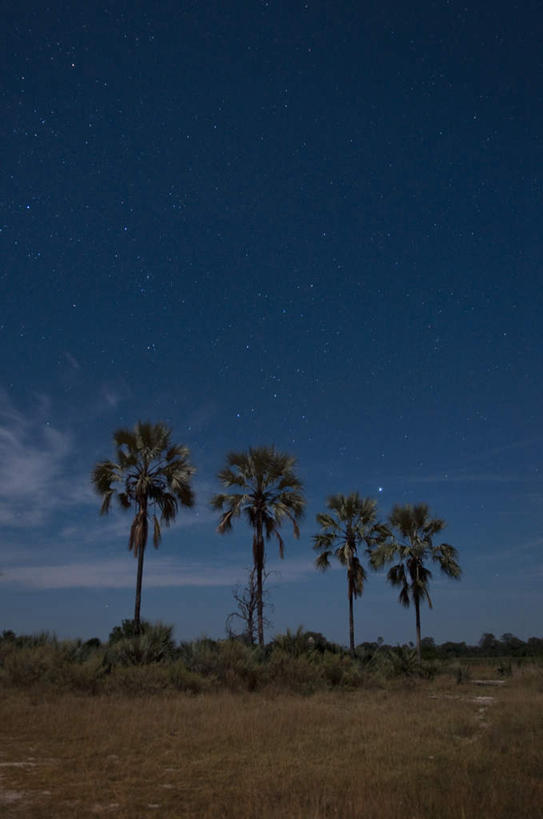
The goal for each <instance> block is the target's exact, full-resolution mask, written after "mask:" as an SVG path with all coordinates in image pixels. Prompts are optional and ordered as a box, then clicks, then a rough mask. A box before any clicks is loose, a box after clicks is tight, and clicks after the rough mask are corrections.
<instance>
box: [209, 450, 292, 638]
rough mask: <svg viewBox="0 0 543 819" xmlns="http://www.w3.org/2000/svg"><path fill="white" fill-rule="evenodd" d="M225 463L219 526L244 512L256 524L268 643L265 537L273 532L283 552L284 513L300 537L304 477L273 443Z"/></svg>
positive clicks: (216, 505) (215, 504) (216, 501)
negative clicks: (223, 490)
mask: <svg viewBox="0 0 543 819" xmlns="http://www.w3.org/2000/svg"><path fill="white" fill-rule="evenodd" d="M226 463H227V466H226V467H225V469H222V470H221V471H220V472H219V475H218V478H219V480H220V481H221V483H222V484H223V486H224V487H225V488H226V489H231V488H234V489H238V490H239V491H237V492H236V491H234V492H232V493H230V494H229V493H227V492H222V493H220V494H218V495H215V497H214V498H213V499H212V501H211V506H212V508H213V509H216V510H217V511H220V512H222V516H221V519H220V521H219V525H218V527H217V531H218V532H220V534H224V533H225V532H229V531H230V530H231V528H232V520H233V518H237V517H239V516H240V515H241V514H242V513H243V514H244V516H245V517H246V519H247V522H248V523H249V526H250V527H251V528H252V529H253V564H254V568H255V571H256V593H257V620H258V642H259V644H260V645H261V646H262V645H264V615H263V605H264V604H263V593H262V573H263V571H264V565H265V550H264V542H265V540H269V539H270V538H271V537H272V535H273V536H274V537H275V538H276V539H277V542H278V545H279V556H280V557H281V558H282V557H283V552H284V543H283V539H282V537H281V534H280V531H279V530H280V528H281V525H282V523H283V521H284V520H285V519H287V520H289V521H290V522H291V523H292V528H293V530H294V536H295V537H299V536H300V532H299V529H298V520H300V518H301V517H302V515H303V511H304V506H305V500H304V496H303V492H302V483H301V481H300V480H299V478H298V477H297V476H296V474H295V472H294V466H295V464H296V459H295V458H293V457H292V456H291V455H288V454H286V453H283V452H278V451H277V450H276V449H275V447H273V446H271V447H266V446H262V447H250V448H249V450H248V452H230V453H229V455H228V456H227V458H226Z"/></svg>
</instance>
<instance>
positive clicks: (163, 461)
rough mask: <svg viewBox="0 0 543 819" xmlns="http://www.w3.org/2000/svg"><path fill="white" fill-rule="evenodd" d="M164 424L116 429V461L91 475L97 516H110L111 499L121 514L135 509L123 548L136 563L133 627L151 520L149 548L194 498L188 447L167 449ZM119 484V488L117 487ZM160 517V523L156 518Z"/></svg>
mask: <svg viewBox="0 0 543 819" xmlns="http://www.w3.org/2000/svg"><path fill="white" fill-rule="evenodd" d="M170 437H171V430H170V429H169V428H168V427H167V426H166V425H165V424H151V423H150V422H148V421H147V422H142V421H138V423H137V424H136V426H135V427H134V429H133V430H130V429H119V430H117V431H116V432H115V433H114V435H113V440H114V442H115V447H116V450H117V452H116V458H117V460H116V462H114V461H101V462H100V463H98V464H96V466H95V467H94V470H93V472H92V483H93V485H94V488H95V489H96V491H97V493H98V494H99V495H100V496H101V497H102V498H103V500H102V507H101V509H100V514H102V515H105V514H106V513H107V512H109V508H110V505H111V500H112V498H113V496H114V495H116V496H117V499H118V501H119V503H120V505H121V507H122V508H123V509H132V508H134V509H135V516H134V520H133V522H132V526H131V527H130V536H129V539H128V548H129V549H130V550H131V551H132V552H133V553H134V557H136V558H137V559H138V574H137V581H136V603H135V607H134V628H135V631H136V633H139V631H140V626H141V619H140V608H141V585H142V578H143V557H144V554H145V547H146V545H147V534H148V529H149V519H150V518H151V517H152V526H153V544H154V546H155V548H156V549H158V545H159V543H160V540H161V528H160V527H161V523H164V524H165V525H166V526H169V525H170V523H172V521H173V520H175V516H176V514H177V511H178V508H179V505H181V506H185V507H191V506H193V504H194V493H193V491H192V488H191V485H190V481H191V478H192V476H193V475H194V472H195V470H194V467H193V466H191V464H190V462H189V451H188V449H187V447H185V446H180V445H178V444H172V443H171V440H170ZM116 485H118V486H116ZM157 513H160V520H159V518H158V516H157Z"/></svg>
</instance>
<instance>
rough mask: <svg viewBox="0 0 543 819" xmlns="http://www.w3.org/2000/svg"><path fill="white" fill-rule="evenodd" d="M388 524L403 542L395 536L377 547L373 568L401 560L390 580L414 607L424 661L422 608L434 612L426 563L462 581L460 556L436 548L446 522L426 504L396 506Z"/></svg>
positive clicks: (403, 601)
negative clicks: (421, 630) (432, 512)
mask: <svg viewBox="0 0 543 819" xmlns="http://www.w3.org/2000/svg"><path fill="white" fill-rule="evenodd" d="M388 520H389V524H390V527H391V529H392V530H395V531H396V532H397V533H398V535H399V537H400V540H398V539H397V538H396V536H395V535H393V538H392V539H391V540H389V541H388V542H387V543H384V544H382V545H380V546H378V547H377V548H376V549H375V550H373V551H372V554H371V564H372V566H373V568H375V569H379V568H381V567H382V566H384V564H385V563H390V562H392V561H394V560H398V563H396V564H395V565H394V566H391V568H390V569H389V571H388V575H387V579H388V581H389V582H390V583H391V584H392V585H393V586H399V587H400V596H399V601H400V603H401V604H402V606H405V607H406V608H408V607H409V605H410V603H411V601H413V603H414V606H415V618H416V626H417V658H418V661H419V664H420V661H421V639H420V604H421V602H424V600H426V602H427V603H428V605H429V607H430V608H432V600H431V597H430V592H429V585H430V579H431V577H432V572H431V571H430V569H428V568H427V567H426V566H425V562H428V560H432V561H433V562H434V563H437V564H438V566H439V568H440V569H441V571H442V572H443V573H444V574H446V575H447V576H448V577H453V578H456V579H458V578H460V576H461V574H462V570H461V568H460V566H459V564H458V552H457V551H456V549H455V548H454V546H450V545H449V544H448V543H440V544H439V545H438V546H435V545H434V543H433V538H434V537H435V535H437V534H439V532H441V531H442V529H444V528H445V521H444V520H440V519H439V518H432V517H431V516H430V511H429V509H428V505H427V504H426V503H419V504H418V505H415V506H411V505H410V504H407V505H405V506H395V507H394V508H393V510H392V512H391V514H390V517H389V519H388Z"/></svg>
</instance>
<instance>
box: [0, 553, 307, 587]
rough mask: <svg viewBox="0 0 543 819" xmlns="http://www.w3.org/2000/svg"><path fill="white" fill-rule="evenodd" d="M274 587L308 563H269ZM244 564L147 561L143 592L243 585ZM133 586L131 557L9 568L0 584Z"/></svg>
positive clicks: (294, 578)
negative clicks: (157, 589)
mask: <svg viewBox="0 0 543 819" xmlns="http://www.w3.org/2000/svg"><path fill="white" fill-rule="evenodd" d="M269 570H270V571H271V572H273V575H274V580H273V582H274V583H291V582H295V581H299V580H301V579H303V578H304V577H307V576H308V575H309V574H314V573H315V568H314V566H313V564H312V562H311V561H310V560H300V561H290V563H287V562H286V561H285V563H284V564H281V565H279V563H270V566H269ZM246 578H247V567H246V565H245V564H244V565H243V566H242V565H241V564H237V565H222V566H218V565H217V566H213V565H209V564H204V563H196V562H190V563H189V562H187V563H183V562H181V561H178V560H173V559H162V560H160V562H158V561H157V562H156V563H154V562H151V561H149V562H148V564H147V566H146V568H145V573H144V585H145V587H146V588H166V587H178V586H201V587H206V586H207V587H213V586H235V585H236V584H239V583H243V582H245V580H246ZM135 582H136V561H135V560H134V558H133V557H130V556H126V557H125V558H115V559H111V560H105V561H104V560H103V561H98V560H97V561H96V562H94V563H90V562H84V563H83V562H81V563H60V564H58V565H52V564H47V565H40V566H9V567H7V568H6V570H5V571H4V573H3V574H2V576H0V584H3V585H11V584H16V585H19V586H24V587H26V588H30V589H71V588H110V589H121V588H132V587H133V586H134V584H135Z"/></svg>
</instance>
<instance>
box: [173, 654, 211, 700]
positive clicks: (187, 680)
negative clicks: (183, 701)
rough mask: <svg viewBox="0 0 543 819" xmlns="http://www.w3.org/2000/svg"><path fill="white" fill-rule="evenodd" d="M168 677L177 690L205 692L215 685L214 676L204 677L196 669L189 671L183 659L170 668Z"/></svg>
mask: <svg viewBox="0 0 543 819" xmlns="http://www.w3.org/2000/svg"><path fill="white" fill-rule="evenodd" d="M168 679H169V682H170V683H171V685H173V687H174V688H175V689H176V690H177V691H186V692H188V693H190V694H204V693H205V692H206V691H210V690H211V688H212V687H213V682H214V680H213V678H211V677H203V676H202V675H201V674H197V673H196V672H194V671H189V670H188V668H186V666H185V665H184V664H183V662H182V661H181V660H177V662H175V663H173V664H172V665H170V666H169V668H168Z"/></svg>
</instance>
